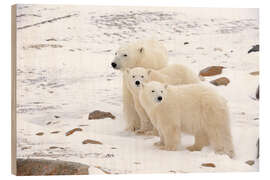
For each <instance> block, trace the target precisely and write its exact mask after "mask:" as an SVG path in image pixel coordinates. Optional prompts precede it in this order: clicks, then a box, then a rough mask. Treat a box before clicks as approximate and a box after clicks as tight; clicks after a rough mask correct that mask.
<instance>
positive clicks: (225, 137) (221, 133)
mask: <svg viewBox="0 0 270 180" xmlns="http://www.w3.org/2000/svg"><path fill="white" fill-rule="evenodd" d="M222 128H223V129H221V128H220V129H218V128H216V129H215V130H212V131H208V132H207V134H208V137H209V140H210V143H211V146H213V148H214V150H215V153H217V154H227V155H228V156H229V157H230V158H233V157H234V155H235V154H234V150H233V144H232V137H231V133H230V131H229V129H226V127H222Z"/></svg>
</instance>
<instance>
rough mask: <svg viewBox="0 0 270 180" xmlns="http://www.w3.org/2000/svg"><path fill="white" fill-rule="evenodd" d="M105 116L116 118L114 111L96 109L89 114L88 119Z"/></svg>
mask: <svg viewBox="0 0 270 180" xmlns="http://www.w3.org/2000/svg"><path fill="white" fill-rule="evenodd" d="M104 118H111V119H115V116H114V115H112V113H110V112H104V111H99V110H96V111H93V112H91V113H89V116H88V120H92V119H104Z"/></svg>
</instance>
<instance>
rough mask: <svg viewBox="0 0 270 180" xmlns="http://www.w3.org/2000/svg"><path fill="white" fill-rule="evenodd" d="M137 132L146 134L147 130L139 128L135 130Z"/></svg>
mask: <svg viewBox="0 0 270 180" xmlns="http://www.w3.org/2000/svg"><path fill="white" fill-rule="evenodd" d="M135 134H137V135H143V134H146V130H144V129H138V130H136V131H135Z"/></svg>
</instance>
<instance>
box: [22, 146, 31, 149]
mask: <svg viewBox="0 0 270 180" xmlns="http://www.w3.org/2000/svg"><path fill="white" fill-rule="evenodd" d="M26 149H31V146H25V147H22V148H21V150H26Z"/></svg>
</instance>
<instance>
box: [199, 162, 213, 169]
mask: <svg viewBox="0 0 270 180" xmlns="http://www.w3.org/2000/svg"><path fill="white" fill-rule="evenodd" d="M201 165H202V166H204V167H212V168H215V167H216V165H215V164H214V163H202V164H201Z"/></svg>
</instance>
